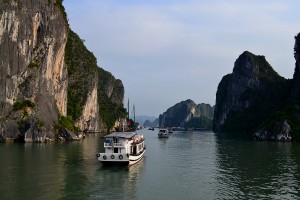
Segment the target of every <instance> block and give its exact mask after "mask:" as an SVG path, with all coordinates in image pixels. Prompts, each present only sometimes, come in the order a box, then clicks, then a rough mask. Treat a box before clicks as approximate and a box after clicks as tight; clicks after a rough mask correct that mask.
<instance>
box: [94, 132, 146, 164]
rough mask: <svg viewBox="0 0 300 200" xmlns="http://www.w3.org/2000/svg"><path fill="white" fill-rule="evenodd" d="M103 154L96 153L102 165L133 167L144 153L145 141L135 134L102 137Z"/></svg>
mask: <svg viewBox="0 0 300 200" xmlns="http://www.w3.org/2000/svg"><path fill="white" fill-rule="evenodd" d="M104 138H105V142H104V149H105V152H104V153H98V154H97V157H98V160H99V161H101V163H102V164H103V165H129V166H130V165H133V164H135V163H137V162H138V161H140V160H141V159H142V158H143V156H144V153H145V149H146V146H145V139H144V136H143V135H138V134H137V133H136V132H114V133H111V134H109V135H106V136H104Z"/></svg>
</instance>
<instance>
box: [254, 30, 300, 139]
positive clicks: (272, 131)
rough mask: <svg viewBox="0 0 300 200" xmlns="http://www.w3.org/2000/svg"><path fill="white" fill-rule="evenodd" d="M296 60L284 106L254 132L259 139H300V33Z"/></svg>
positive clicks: (295, 51)
mask: <svg viewBox="0 0 300 200" xmlns="http://www.w3.org/2000/svg"><path fill="white" fill-rule="evenodd" d="M294 57H295V60H296V64H295V71H294V76H293V79H292V80H291V89H289V90H287V92H288V94H286V95H285V99H286V103H285V104H284V107H283V108H282V109H281V110H279V111H277V112H274V113H273V114H272V115H271V116H269V117H268V118H267V119H266V120H265V121H264V123H263V124H262V125H261V126H260V127H259V129H258V130H257V131H256V132H255V134H254V139H257V140H276V141H290V140H293V141H300V117H299V116H300V64H299V63H300V33H298V35H297V36H295V46H294Z"/></svg>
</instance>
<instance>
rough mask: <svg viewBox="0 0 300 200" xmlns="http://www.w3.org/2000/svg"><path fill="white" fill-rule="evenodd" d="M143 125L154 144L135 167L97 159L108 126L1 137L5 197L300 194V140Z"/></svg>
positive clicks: (156, 198)
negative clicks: (41, 139)
mask: <svg viewBox="0 0 300 200" xmlns="http://www.w3.org/2000/svg"><path fill="white" fill-rule="evenodd" d="M138 132H139V133H141V134H143V135H144V137H145V139H146V146H147V149H146V153H145V157H144V158H143V160H141V161H140V162H139V163H138V164H136V165H133V166H132V167H103V166H102V165H101V164H100V163H99V162H98V161H97V159H96V153H98V152H99V151H100V152H101V151H103V138H102V137H101V136H102V135H101V134H91V135H88V137H87V138H86V139H85V140H84V141H81V142H70V143H47V144H0V199H1V200H6V199H13V200H18V199H22V200H23V199H30V200H33V199H38V200H42V199H47V200H48V199H51V200H52V199H105V200H110V199H114V200H118V199H126V200H127V199H128V200H131V199H138V200H140V199H141V200H148V199H149V200H152V199H153V200H160V199H161V200H169V199H170V200H177V199H178V200H184V199H193V200H194V199H205V200H209V199H300V193H299V192H300V143H293V144H292V143H277V142H255V141H251V140H247V139H240V138H234V137H233V138H232V137H231V138H228V137H224V136H219V135H216V134H215V133H212V132H174V133H173V134H171V135H170V137H169V138H158V137H157V132H158V129H156V130H155V131H150V130H146V129H144V130H141V131H138Z"/></svg>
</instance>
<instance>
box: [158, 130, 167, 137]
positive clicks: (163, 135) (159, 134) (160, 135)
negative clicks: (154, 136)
mask: <svg viewBox="0 0 300 200" xmlns="http://www.w3.org/2000/svg"><path fill="white" fill-rule="evenodd" d="M158 137H159V138H168V137H169V131H168V129H159V132H158Z"/></svg>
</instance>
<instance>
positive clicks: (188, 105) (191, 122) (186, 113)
mask: <svg viewBox="0 0 300 200" xmlns="http://www.w3.org/2000/svg"><path fill="white" fill-rule="evenodd" d="M213 113H214V107H212V106H210V105H209V104H204V103H201V104H198V105H197V104H196V103H195V102H194V101H192V100H190V99H188V100H186V101H181V102H179V103H177V104H175V105H174V106H172V107H170V108H169V109H167V111H166V112H164V113H163V114H161V115H159V127H169V128H170V127H182V128H183V127H184V128H203V129H211V127H212V119H213Z"/></svg>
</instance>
